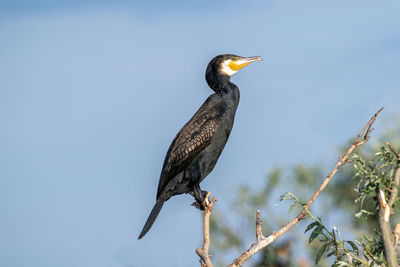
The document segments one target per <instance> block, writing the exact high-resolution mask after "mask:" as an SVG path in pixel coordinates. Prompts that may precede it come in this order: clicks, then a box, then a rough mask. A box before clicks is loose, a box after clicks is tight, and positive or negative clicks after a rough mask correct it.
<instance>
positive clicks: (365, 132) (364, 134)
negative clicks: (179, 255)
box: [229, 107, 385, 267]
mask: <svg viewBox="0 0 400 267" xmlns="http://www.w3.org/2000/svg"><path fill="white" fill-rule="evenodd" d="M384 108H385V107H382V108H381V109H379V110H378V111H377V112H376V113H375V114H374V116H372V117H371V119H370V120H369V121H368V122H367V123H366V124H365V126H364V127H363V128H362V130H361V132H360V133H359V134H358V136H357V137H356V139H355V140H354V142H353V143H352V145H351V146H350V147H349V149H348V150H347V152H346V153H345V154H344V155H343V157H341V158H339V160H338V162H337V163H336V166H335V167H334V168H333V169H332V171H331V172H330V173H329V174H328V176H327V177H326V178H325V180H324V182H323V183H322V184H321V186H320V187H319V188H318V190H317V191H316V192H315V193H314V194H313V195H312V196H311V197H310V199H309V200H308V202H307V204H306V205H305V208H307V209H309V208H310V206H311V205H312V204H313V203H314V201H315V199H316V198H317V197H318V196H319V194H320V193H321V192H322V191H323V190H324V189H325V187H326V185H327V184H328V183H329V181H330V180H331V179H332V177H333V176H334V175H335V173H336V172H337V171H338V169H339V168H340V167H341V166H342V165H344V164H346V163H347V162H348V159H349V157H350V155H351V153H352V152H353V151H354V149H356V148H357V147H359V146H361V145H363V144H365V143H366V142H368V140H369V138H370V134H371V131H372V130H373V128H372V125H373V124H374V123H375V121H376V118H377V117H378V114H379V113H380V112H381V111H382V110H383V109H384ZM306 214H307V212H306V210H305V209H303V210H302V211H301V212H300V213H299V214H298V215H297V216H296V217H295V218H294V219H293V220H291V221H290V222H289V223H287V224H286V225H284V226H283V227H282V228H281V229H279V230H278V231H277V232H275V233H272V234H271V235H269V236H267V237H265V238H263V239H262V240H260V241H257V242H256V243H254V244H253V245H252V246H251V247H250V248H249V249H248V250H246V251H245V252H244V253H243V254H242V255H240V256H239V257H237V258H236V259H235V260H234V261H233V262H232V263H231V265H229V267H234V266H235V267H237V266H242V264H243V263H244V262H245V261H247V260H248V259H249V258H250V257H251V256H253V255H254V254H255V253H257V252H258V251H260V250H261V249H263V248H265V247H266V246H268V245H269V244H271V243H272V242H274V241H275V240H276V239H278V238H279V237H281V236H282V235H284V234H285V233H286V232H287V231H288V230H289V229H290V228H292V227H293V226H294V225H296V224H297V223H298V222H299V221H301V220H303V219H304V217H305V216H306Z"/></svg>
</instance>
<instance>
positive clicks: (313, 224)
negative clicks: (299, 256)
mask: <svg viewBox="0 0 400 267" xmlns="http://www.w3.org/2000/svg"><path fill="white" fill-rule="evenodd" d="M317 225H319V222H313V223H310V224H309V225H307V228H306V230H305V231H304V233H307V232H308V231H310V230H311V229H313V228H314V227H315V226H317Z"/></svg>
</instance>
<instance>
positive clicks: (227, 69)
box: [221, 59, 237, 76]
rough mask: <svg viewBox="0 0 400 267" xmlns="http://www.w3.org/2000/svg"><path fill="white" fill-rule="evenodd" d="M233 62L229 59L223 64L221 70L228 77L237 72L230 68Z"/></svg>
mask: <svg viewBox="0 0 400 267" xmlns="http://www.w3.org/2000/svg"><path fill="white" fill-rule="evenodd" d="M231 62H232V60H231V59H227V60H225V61H224V62H222V63H221V67H222V68H221V70H222V72H223V73H225V74H226V75H228V76H232V75H233V74H235V73H236V72H237V71H235V70H233V69H231V67H229V63H231Z"/></svg>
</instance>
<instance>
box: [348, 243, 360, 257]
mask: <svg viewBox="0 0 400 267" xmlns="http://www.w3.org/2000/svg"><path fill="white" fill-rule="evenodd" d="M345 242H346V243H347V244H349V245H350V246H351V247H352V248H353V251H354V252H355V253H357V255H358V247H357V246H356V244H354V242H353V241H345Z"/></svg>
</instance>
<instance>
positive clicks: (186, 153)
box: [157, 97, 221, 199]
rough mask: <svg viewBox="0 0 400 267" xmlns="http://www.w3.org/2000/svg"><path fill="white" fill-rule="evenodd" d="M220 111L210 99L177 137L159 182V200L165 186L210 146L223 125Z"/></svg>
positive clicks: (166, 159)
mask: <svg viewBox="0 0 400 267" xmlns="http://www.w3.org/2000/svg"><path fill="white" fill-rule="evenodd" d="M220 115H221V114H220V111H219V109H218V108H217V107H216V106H215V105H213V101H212V97H209V98H208V99H207V100H206V102H204V104H203V105H202V106H201V107H200V109H199V110H198V111H197V112H196V114H194V116H193V117H192V118H191V119H190V120H189V121H188V122H187V123H186V124H185V125H184V126H183V127H182V129H181V130H180V131H179V132H178V134H177V135H176V136H175V138H174V140H173V141H172V144H171V146H170V147H169V149H168V152H167V155H166V156H165V160H164V165H163V168H162V171H161V176H160V181H159V182H158V190H157V199H158V197H159V195H160V194H161V192H162V191H163V190H164V188H165V186H167V184H168V183H169V182H170V181H171V180H172V178H174V177H175V176H176V175H177V174H178V173H180V172H181V171H182V170H184V169H185V168H186V167H187V166H188V165H189V164H190V163H192V162H193V161H194V160H195V159H197V157H198V156H200V155H201V153H202V152H203V151H204V150H205V149H206V147H207V146H208V145H209V144H210V141H211V139H212V137H213V136H214V134H215V133H216V131H217V130H218V128H219V127H220V125H221V123H220V122H221V120H220V119H219V118H220V117H221V116H220Z"/></svg>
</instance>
